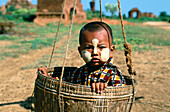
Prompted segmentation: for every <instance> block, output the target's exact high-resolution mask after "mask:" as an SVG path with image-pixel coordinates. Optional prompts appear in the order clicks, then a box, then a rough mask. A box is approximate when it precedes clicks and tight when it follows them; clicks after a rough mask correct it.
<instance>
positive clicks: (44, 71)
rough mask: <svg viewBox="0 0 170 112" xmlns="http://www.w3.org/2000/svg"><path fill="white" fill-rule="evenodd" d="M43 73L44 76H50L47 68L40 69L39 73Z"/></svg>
mask: <svg viewBox="0 0 170 112" xmlns="http://www.w3.org/2000/svg"><path fill="white" fill-rule="evenodd" d="M39 71H41V72H42V74H43V75H45V76H48V73H47V67H40V68H38V72H39Z"/></svg>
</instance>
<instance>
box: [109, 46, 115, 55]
mask: <svg viewBox="0 0 170 112" xmlns="http://www.w3.org/2000/svg"><path fill="white" fill-rule="evenodd" d="M114 50H115V45H111V47H110V53H111V55H112V54H113V51H114Z"/></svg>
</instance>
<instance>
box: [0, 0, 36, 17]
mask: <svg viewBox="0 0 170 112" xmlns="http://www.w3.org/2000/svg"><path fill="white" fill-rule="evenodd" d="M11 7H14V8H15V9H22V8H26V9H32V8H36V7H37V6H36V5H33V4H32V2H31V1H29V0H8V2H7V4H6V5H5V4H4V3H3V4H2V7H0V11H1V12H2V14H6V13H7V9H9V8H11Z"/></svg>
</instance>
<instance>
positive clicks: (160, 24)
mask: <svg viewBox="0 0 170 112" xmlns="http://www.w3.org/2000/svg"><path fill="white" fill-rule="evenodd" d="M143 25H150V26H153V27H156V28H162V29H165V30H170V23H168V22H158V21H155V22H144V23H143Z"/></svg>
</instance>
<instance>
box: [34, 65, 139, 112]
mask: <svg viewBox="0 0 170 112" xmlns="http://www.w3.org/2000/svg"><path fill="white" fill-rule="evenodd" d="M61 69H62V68H61V67H55V68H48V74H49V75H55V76H56V75H60V74H61ZM75 69H76V67H65V71H64V77H65V78H67V76H69V74H71V73H72V72H73V71H74V70H75ZM125 79H126V82H127V86H120V87H108V88H107V89H105V90H104V91H103V93H102V94H97V93H96V92H92V91H91V88H90V87H88V86H84V85H76V84H72V83H69V82H65V81H63V82H62V88H61V91H60V96H61V97H60V98H61V108H62V111H63V112H73V111H74V112H127V111H128V112H129V111H130V108H131V106H132V105H131V101H132V98H133V87H132V85H131V84H132V80H131V79H130V78H129V77H127V76H126V77H125ZM134 81H135V93H136V85H137V82H136V80H134ZM59 84H60V82H59V80H56V79H53V78H50V77H46V76H44V75H42V74H41V73H39V74H38V75H37V79H36V81H35V88H34V107H35V112H59V111H60V110H59V102H58V90H59V86H60V85H59Z"/></svg>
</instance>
